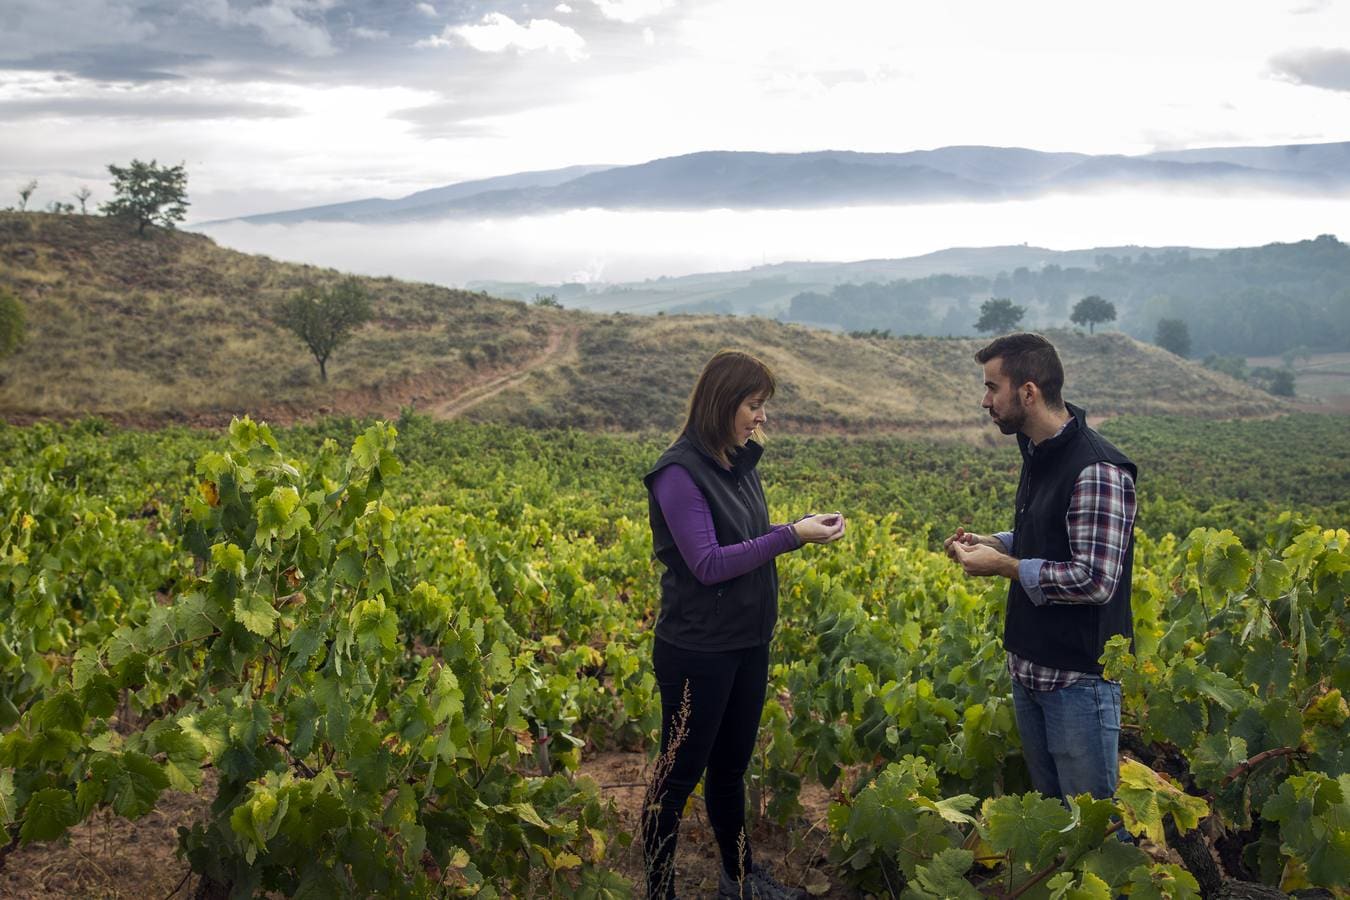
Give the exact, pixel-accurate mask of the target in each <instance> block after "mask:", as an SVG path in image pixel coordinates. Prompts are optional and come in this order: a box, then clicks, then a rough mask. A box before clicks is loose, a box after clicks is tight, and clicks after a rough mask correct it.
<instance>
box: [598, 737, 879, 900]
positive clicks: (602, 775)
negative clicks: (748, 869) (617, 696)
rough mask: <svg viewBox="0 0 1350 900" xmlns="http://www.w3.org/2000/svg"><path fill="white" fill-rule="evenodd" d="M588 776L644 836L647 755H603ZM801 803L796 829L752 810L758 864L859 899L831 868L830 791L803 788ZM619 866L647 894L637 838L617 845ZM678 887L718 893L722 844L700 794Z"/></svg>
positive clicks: (692, 893) (687, 821)
mask: <svg viewBox="0 0 1350 900" xmlns="http://www.w3.org/2000/svg"><path fill="white" fill-rule="evenodd" d="M580 774H582V775H588V776H590V777H591V778H593V779H595V781H596V782H597V783H598V784H599V785H600V789H601V791H602V793H603V794H604V796H605V797H606V798H608V799H610V800H612V801H614V804H615V806H616V807H617V809H618V812H619V821H620V825H621V827H622V829H623V830H624V831H625V832H627V833H628V834H631V835H637V834H638V821H639V818H640V816H641V811H642V798H643V795H644V793H645V791H646V788H647V781H648V779H649V778H650V775H651V765H650V763H649V761H648V759H647V754H646V753H642V752H623V751H615V752H606V753H598V754H596V755H595V756H593V757H591V758H589V759H587V760H585V761H583V762H582V764H581V772H580ZM801 803H802V806H803V807H805V809H806V812H805V814H804V815H803V816H802V821H801V822H799V823H798V824H797V826H796V827H793V828H782V827H779V826H777V825H774V824H772V823H771V822H769V821H768V820H767V819H766V818H764V817H763V816H760V815H756V811H755V810H753V809H751V810H747V818H748V820H749V821H748V824H749V825H750V845H751V848H752V849H753V852H754V854H755V860H756V861H757V862H760V863H763V864H765V865H767V866H768V867H769V868H770V869H771V870H772V871H773V872H774V874H775V875H776V876H777V877H778V879H779V880H780V881H782V882H783V883H785V884H789V885H794V886H797V887H802V888H807V889H809V890H811V892H812V894H813V895H815V896H820V897H836V898H845V897H847V898H853V897H857V896H859V895H858V894H857V892H856V891H854V890H852V889H851V888H849V887H847V886H845V885H843V884H841V883H839V882H837V881H836V880H835V879H834V878H833V877H832V873H831V872H830V871H829V865H828V860H827V858H826V853H827V852H828V850H829V839H828V837H829V834H828V830H827V828H826V825H825V814H826V812H827V811H828V810H829V806H830V794H829V792H828V791H826V790H825V789H824V788H823V787H821V786H820V785H818V784H812V783H809V782H808V783H807V784H804V785H803V786H802V792H801ZM613 853H614V854H615V855H614V857H613V858H612V859H611V865H613V866H614V867H615V868H616V869H617V870H618V871H619V872H620V873H621V874H622V875H623V876H624V877H625V878H627V879H629V881H631V882H632V883H633V884H634V886H635V887H636V888H637V889H638V892H637V894H636V896H639V897H640V896H642V891H641V885H642V883H643V869H642V848H641V846H640V845H639V843H638V841H637V840H634V841H633V843H632V844H630V845H629V846H628V847H626V848H617V847H616V848H615V849H614V851H613ZM675 866H676V869H675V890H676V893H677V894H678V895H679V896H681V897H708V896H714V895H716V893H717V875H718V869H719V868H720V867H721V863H720V860H719V857H718V852H717V842H716V841H715V840H714V838H713V834H712V829H711V828H710V827H709V826H708V817H707V815H706V814H705V813H704V811H703V803H702V800H701V798H699V797H698V796H697V795H696V796H695V797H694V798H693V799H692V800H691V802H690V805H689V806H688V807H687V808H686V812H685V817H684V822H683V823H682V825H681V826H680V842H679V849H678V851H677V856H676V863H675Z"/></svg>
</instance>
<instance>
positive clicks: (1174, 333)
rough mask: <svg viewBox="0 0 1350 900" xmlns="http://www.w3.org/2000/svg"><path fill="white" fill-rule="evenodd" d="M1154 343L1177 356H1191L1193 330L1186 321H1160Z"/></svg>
mask: <svg viewBox="0 0 1350 900" xmlns="http://www.w3.org/2000/svg"><path fill="white" fill-rule="evenodd" d="M1153 343H1155V344H1157V345H1158V346H1159V347H1161V348H1163V349H1164V350H1166V351H1168V352H1169V353H1175V354H1176V355H1177V356H1181V357H1187V356H1190V355H1191V330H1190V328H1188V327H1187V325H1186V320H1185V319H1159V320H1158V330H1157V332H1156V333H1155V334H1154V336H1153Z"/></svg>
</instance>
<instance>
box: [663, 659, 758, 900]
mask: <svg viewBox="0 0 1350 900" xmlns="http://www.w3.org/2000/svg"><path fill="white" fill-rule="evenodd" d="M652 663H653V667H654V668H655V670H656V682H657V684H658V685H659V686H660V689H661V755H660V756H659V757H658V758H657V764H656V773H655V777H654V778H653V779H652V783H651V785H650V787H649V788H648V790H647V802H646V803H645V804H644V807H643V814H642V842H643V852H644V854H645V857H646V863H647V895H648V896H649V897H655V898H666V897H671V896H673V895H674V882H675V844H676V840H677V837H678V835H679V831H680V816H681V814H682V813H683V812H684V804H685V801H686V800H688V799H689V795H690V794H691V793H692V792H693V790H694V787H695V786H696V785H697V784H698V780H699V777H700V776H702V775H703V774H704V770H706V771H707V777H706V778H705V779H704V782H703V802H704V805H705V806H706V807H707V810H708V823H709V824H710V825H711V826H712V829H713V834H714V836H716V838H717V846H718V849H720V850H721V853H722V867H723V868H724V869H725V870H726V872H727V874H728V875H730V876H732V877H733V878H735V877H738V876H739V875H740V874H741V873H748V872H749V871H750V842H749V837H748V835H746V834H745V771H746V769H747V768H749V766H750V757H751V756H752V755H753V753H754V750H755V736H756V735H757V734H758V732H759V716H760V713H761V711H762V710H763V709H764V692H765V689H766V688H767V686H768V682H769V647H768V645H767V644H764V645H761V646H758V647H751V648H749V649H746V650H727V651H722V652H713V653H705V652H699V651H695V650H681V649H680V648H679V647H676V646H674V645H673V644H668V643H666V642H665V641H663V640H661V639H660V638H657V639H656V640H655V642H654V645H653V647H652ZM686 698H687V703H686Z"/></svg>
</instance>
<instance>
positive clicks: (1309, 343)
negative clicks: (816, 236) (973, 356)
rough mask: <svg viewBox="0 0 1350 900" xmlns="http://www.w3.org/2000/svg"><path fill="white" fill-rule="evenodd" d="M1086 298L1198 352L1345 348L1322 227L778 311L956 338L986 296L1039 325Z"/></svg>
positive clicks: (942, 278) (923, 282)
mask: <svg viewBox="0 0 1350 900" xmlns="http://www.w3.org/2000/svg"><path fill="white" fill-rule="evenodd" d="M1093 296H1095V297H1101V298H1106V299H1107V300H1108V301H1109V302H1111V303H1112V304H1113V305H1114V306H1115V307H1116V310H1117V316H1116V318H1115V319H1114V320H1107V321H1115V322H1116V323H1117V327H1119V328H1120V329H1121V330H1122V331H1124V332H1125V333H1127V334H1130V335H1132V336H1133V337H1136V338H1139V339H1141V340H1152V339H1155V338H1156V337H1157V336H1158V335H1159V331H1160V329H1161V330H1162V332H1163V334H1164V336H1165V337H1166V336H1168V335H1174V334H1175V331H1176V326H1175V325H1174V324H1172V323H1173V322H1175V321H1180V322H1184V323H1185V325H1186V328H1187V331H1188V332H1189V339H1190V344H1191V346H1190V347H1189V348H1187V349H1188V351H1189V352H1190V353H1194V354H1195V355H1198V356H1205V355H1208V354H1218V355H1239V356H1261V355H1279V354H1281V353H1283V352H1284V351H1286V350H1289V349H1291V348H1295V347H1301V346H1306V347H1312V348H1316V349H1319V350H1329V351H1337V350H1348V349H1350V247H1347V246H1346V244H1344V243H1342V242H1341V241H1339V240H1337V239H1336V238H1335V237H1333V236H1331V235H1322V236H1320V237H1318V238H1316V239H1314V240H1307V241H1299V242H1296V243H1292V244H1270V245H1267V246H1264V247H1256V248H1251V249H1239V250H1226V251H1221V252H1217V253H1191V252H1189V251H1185V250H1172V251H1166V252H1163V253H1140V254H1138V255H1137V256H1116V255H1112V254H1102V255H1099V256H1098V257H1097V258H1096V260H1095V266H1094V267H1076V266H1068V267H1065V266H1059V265H1053V264H1052V265H1047V266H1044V267H1042V268H1041V269H1038V270H1035V271H1033V270H1030V269H1028V268H1026V267H1019V268H1016V269H1014V270H1012V271H1011V272H1003V273H1000V274H999V275H997V276H995V277H992V278H990V277H985V276H978V275H970V276H953V275H935V276H929V277H926V278H919V279H907V280H898V281H892V282H885V283H870V284H863V285H837V286H835V287H834V288H833V289H832V290H831V291H829V292H828V293H819V292H804V293H802V294H798V295H797V296H796V297H794V298H793V299H792V301H791V303H790V306H789V310H788V313H787V316H786V318H788V319H789V320H791V321H799V322H811V323H819V324H825V325H835V326H838V327H840V328H842V329H844V330H845V331H867V330H869V329H873V328H875V329H883V330H889V331H891V332H893V333H896V334H916V335H929V336H943V335H952V336H955V335H962V334H970V333H971V331H972V330H974V325H975V323H976V322H977V321H978V318H979V316H980V315H981V313H980V311H979V309H980V304H981V303H982V302H983V301H986V300H988V299H991V298H993V299H1000V300H1007V301H1008V303H1009V304H1010V305H1012V306H1021V307H1023V308H1024V310H1025V320H1026V322H1027V324H1028V325H1030V326H1033V327H1040V326H1048V325H1054V324H1057V323H1062V322H1064V321H1065V319H1070V321H1073V319H1072V314H1071V304H1072V303H1073V302H1074V301H1075V300H1076V299H1078V298H1086V297H1093ZM1164 321H1168V322H1169V324H1167V325H1162V324H1161V323H1163V322H1164ZM1100 322H1101V320H1097V321H1096V323H1095V324H1100ZM1075 324H1082V323H1078V322H1075ZM1086 324H1088V327H1089V328H1091V327H1092V324H1093V323H1086Z"/></svg>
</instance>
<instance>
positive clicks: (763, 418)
mask: <svg viewBox="0 0 1350 900" xmlns="http://www.w3.org/2000/svg"><path fill="white" fill-rule="evenodd" d="M768 402H769V398H768V397H765V396H764V395H763V394H751V395H750V396H749V397H746V398H745V399H744V400H742V401H741V405H740V406H738V407H737V408H736V425H735V428H736V431H735V434H733V435H732V437H733V439H734V440H735V441H736V446H737V447H744V446H745V442H746V441H748V440H750V438H751V437H753V436H754V434H755V430H756V429H757V428H759V427H760V426H761V425H763V424H764V423H765V422H767V421H768V418H769V417H768V416H767V415H766V414H765V412H764V406H765V404H767V403H768Z"/></svg>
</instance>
